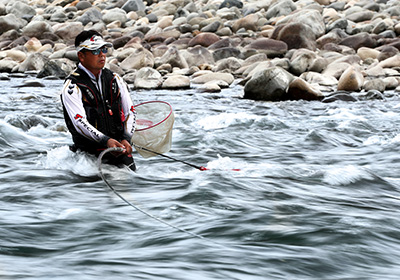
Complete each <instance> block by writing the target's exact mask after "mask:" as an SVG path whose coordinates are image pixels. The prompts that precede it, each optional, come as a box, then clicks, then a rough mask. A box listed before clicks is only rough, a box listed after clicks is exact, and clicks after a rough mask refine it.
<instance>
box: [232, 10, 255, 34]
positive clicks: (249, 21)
mask: <svg viewBox="0 0 400 280" xmlns="http://www.w3.org/2000/svg"><path fill="white" fill-rule="evenodd" d="M258 19H259V17H258V15H257V14H250V15H247V16H245V17H243V18H240V19H238V20H236V21H235V23H234V24H233V25H232V30H233V32H234V33H236V32H237V31H238V30H239V29H242V28H244V29H246V30H252V31H257V29H258Z"/></svg>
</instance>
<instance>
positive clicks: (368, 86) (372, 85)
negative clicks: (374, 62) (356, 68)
mask: <svg viewBox="0 0 400 280" xmlns="http://www.w3.org/2000/svg"><path fill="white" fill-rule="evenodd" d="M363 88H364V90H365V91H369V90H377V91H379V92H384V91H385V89H386V85H385V82H384V81H383V80H382V79H372V80H369V81H366V82H365V83H364V86H363Z"/></svg>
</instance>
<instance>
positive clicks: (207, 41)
mask: <svg viewBox="0 0 400 280" xmlns="http://www.w3.org/2000/svg"><path fill="white" fill-rule="evenodd" d="M0 24H1V25H2V26H3V28H2V30H5V32H3V33H2V34H1V35H0V39H1V40H0V42H1V43H0V48H1V50H0V72H2V73H31V74H34V73H37V75H36V76H37V77H38V78H44V77H47V78H51V77H54V78H59V79H63V78H65V77H66V76H67V75H68V74H69V73H70V72H72V71H73V69H74V68H75V65H76V61H77V56H76V51H75V49H74V47H73V40H74V38H75V36H76V35H77V34H78V33H79V32H81V31H82V30H87V29H95V30H97V31H99V32H100V33H101V34H102V35H103V36H104V38H105V40H107V41H109V42H111V43H112V44H113V46H114V48H113V50H112V51H111V52H110V54H108V55H107V65H106V67H108V68H110V69H111V70H112V71H114V72H116V73H118V74H119V75H121V76H122V77H123V78H124V80H125V81H126V82H127V83H128V84H129V85H130V86H131V87H133V88H134V89H158V88H163V89H171V90H174V89H186V88H192V87H193V85H196V88H198V91H199V92H219V91H221V89H223V88H229V87H230V86H231V85H232V84H233V83H234V81H236V80H239V84H240V85H241V86H243V91H244V98H247V99H253V100H263V101H282V100H300V99H301V100H324V99H326V98H327V97H328V96H330V95H332V94H335V93H337V92H341V93H342V94H341V95H342V96H343V99H344V100H346V95H345V94H343V92H365V93H366V94H368V95H370V96H371V95H376V96H377V98H381V97H380V95H382V94H383V93H384V92H385V91H388V90H394V91H396V92H399V91H400V53H399V49H400V37H399V35H400V3H398V1H385V0H381V1H374V2H371V1H354V0H353V1H352V0H345V1H332V0H316V1H311V0H300V1H296V2H293V1H291V0H285V1H276V0H264V1H239V0H224V1H222V0H209V1H206V0H204V1H195V2H192V1H184V0H167V1H151V0H150V1H149V2H147V3H146V2H143V1H141V0H127V1H103V0H96V1H71V0H55V1H44V0H32V1H27V0H26V1H25V0H20V1H7V0H0ZM3 76H6V75H4V74H3ZM338 99H342V97H340V98H338Z"/></svg>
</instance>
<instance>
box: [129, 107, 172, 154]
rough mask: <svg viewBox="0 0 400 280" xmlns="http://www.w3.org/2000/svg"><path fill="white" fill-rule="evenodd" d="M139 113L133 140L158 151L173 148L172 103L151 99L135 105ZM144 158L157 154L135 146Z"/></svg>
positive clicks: (163, 151)
mask: <svg viewBox="0 0 400 280" xmlns="http://www.w3.org/2000/svg"><path fill="white" fill-rule="evenodd" d="M134 107H135V110H136V113H137V119H136V131H135V133H134V134H133V136H132V138H131V142H132V143H133V144H135V145H136V146H139V147H144V148H146V149H149V150H151V151H155V152H157V153H161V154H163V153H166V152H168V151H169V150H170V149H171V139H172V128H173V124H174V121H175V117H174V112H173V111H172V107H171V105H169V104H168V103H167V102H164V101H149V102H144V103H140V104H138V105H135V106H134ZM135 148H136V150H137V152H138V153H139V154H140V155H141V156H142V157H144V158H149V157H153V156H156V154H154V153H151V152H148V151H144V150H142V149H140V148H138V147H135Z"/></svg>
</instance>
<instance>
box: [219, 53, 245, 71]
mask: <svg viewBox="0 0 400 280" xmlns="http://www.w3.org/2000/svg"><path fill="white" fill-rule="evenodd" d="M241 66H242V63H241V61H240V60H239V59H237V58H235V57H228V58H225V59H221V60H219V61H218V62H217V63H216V65H215V67H214V68H213V71H214V72H226V73H234V72H236V71H237V70H238V69H239V68H240V67H241Z"/></svg>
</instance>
